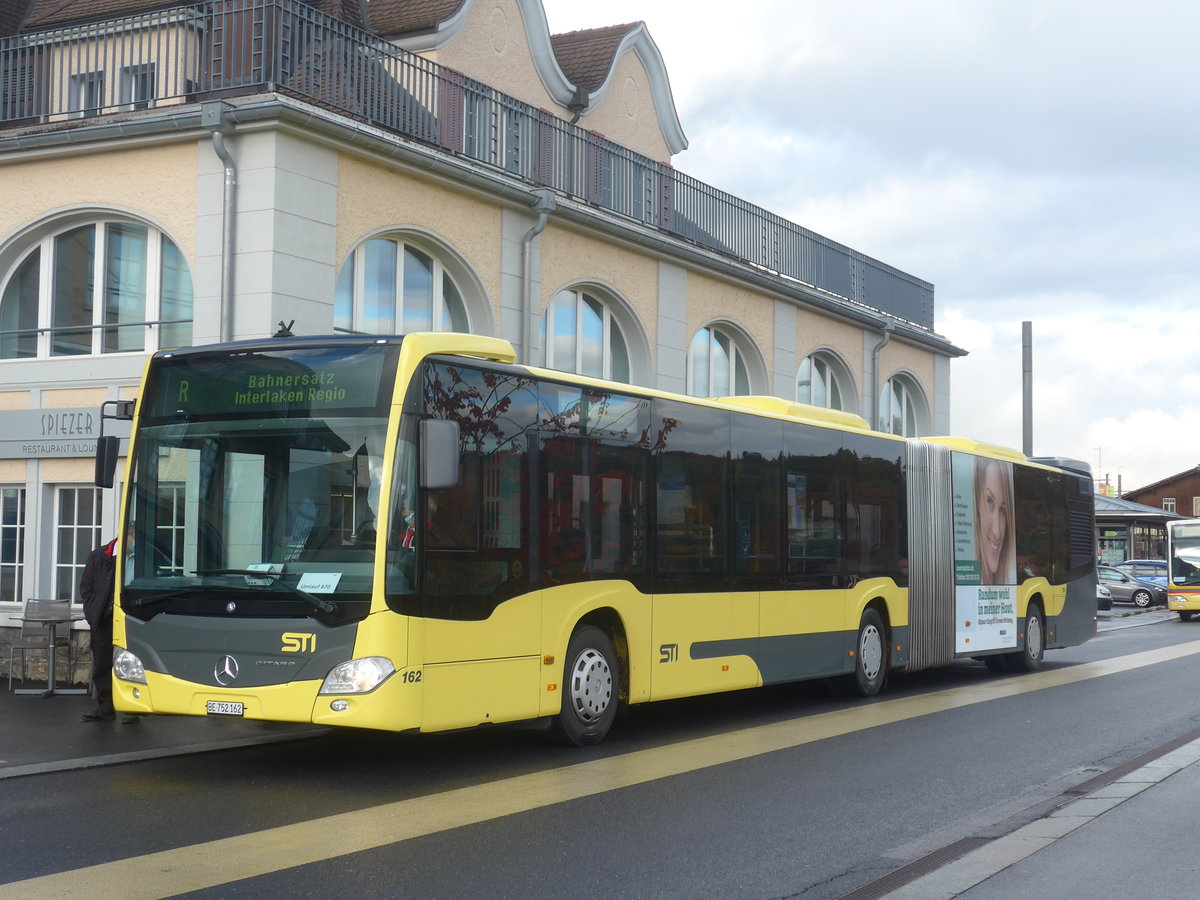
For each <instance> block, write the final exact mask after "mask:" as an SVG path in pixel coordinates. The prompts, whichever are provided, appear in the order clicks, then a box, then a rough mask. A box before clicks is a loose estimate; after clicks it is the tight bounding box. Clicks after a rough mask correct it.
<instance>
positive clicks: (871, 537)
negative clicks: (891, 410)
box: [841, 434, 908, 583]
mask: <svg viewBox="0 0 1200 900" xmlns="http://www.w3.org/2000/svg"><path fill="white" fill-rule="evenodd" d="M903 453H904V444H902V443H900V442H898V441H889V440H885V439H883V438H877V437H872V436H870V435H856V434H848V435H846V436H845V438H844V441H843V453H842V460H843V466H842V472H841V474H842V477H843V478H845V479H846V521H845V544H844V545H843V549H842V555H843V559H844V565H843V572H844V573H845V574H847V575H854V576H857V577H859V578H873V577H876V576H887V577H890V578H894V579H896V580H897V582H898V583H905V579H904V578H903V577H902V576H901V569H900V561H901V560H902V559H906V558H907V556H908V536H907V533H906V522H907V513H906V502H905V490H904V462H903Z"/></svg>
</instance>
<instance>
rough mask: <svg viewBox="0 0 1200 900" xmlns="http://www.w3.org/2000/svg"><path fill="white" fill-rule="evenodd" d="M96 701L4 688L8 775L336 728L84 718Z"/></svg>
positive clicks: (1, 761) (1, 719)
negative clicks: (24, 692)
mask: <svg viewBox="0 0 1200 900" xmlns="http://www.w3.org/2000/svg"><path fill="white" fill-rule="evenodd" d="M6 682H7V679H5V683H6ZM41 684H42V685H43V686H44V685H45V682H44V681H43V682H41ZM5 686H6V684H0V688H4V687H5ZM13 686H14V687H17V686H20V687H25V688H34V687H38V684H37V683H35V682H26V683H24V684H20V685H18V683H17V682H14V683H13ZM95 708H96V704H95V701H94V700H92V699H91V698H90V697H88V696H87V695H81V694H57V695H55V696H53V697H49V698H47V697H43V696H41V695H40V694H15V693H12V692H10V691H8V690H2V689H0V779H5V778H15V777H17V776H20V775H35V774H39V773H43V772H58V771H64V770H67V769H82V768H90V767H92V766H103V765H111V764H113V763H120V762H130V761H133V760H140V759H154V758H157V757H163V756H178V755H181V754H185V753H198V752H201V751H205V750H220V749H226V748H231V747H244V746H250V745H253V744H266V743H273V742H276V741H287V740H297V739H300V738H306V737H313V736H315V735H319V734H324V733H326V732H327V731H328V729H326V728H322V727H318V726H315V725H292V724H280V723H276V722H255V721H249V720H241V719H203V718H192V717H176V716H147V717H144V718H141V719H139V720H138V721H137V722H135V723H133V724H124V723H123V722H122V718H123V717H122V716H120V715H118V717H117V718H116V719H115V720H114V721H112V722H82V721H80V716H82V715H83V714H84V713H86V712H91V711H92V710H94V709H95Z"/></svg>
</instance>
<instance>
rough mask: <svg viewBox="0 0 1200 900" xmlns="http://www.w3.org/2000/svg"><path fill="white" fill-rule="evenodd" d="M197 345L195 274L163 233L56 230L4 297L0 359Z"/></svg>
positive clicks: (109, 227) (105, 226)
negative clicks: (193, 332)
mask: <svg viewBox="0 0 1200 900" xmlns="http://www.w3.org/2000/svg"><path fill="white" fill-rule="evenodd" d="M191 342H192V276H191V272H190V271H189V269H188V265H187V262H186V260H184V258H183V254H182V253H180V251H179V248H178V247H177V246H175V244H174V242H172V241H171V239H170V238H168V237H167V236H166V235H164V234H163V233H162V232H160V231H159V230H158V229H156V228H152V227H150V226H147V225H142V224H138V223H136V222H125V221H120V222H118V221H96V222H88V223H86V224H82V225H75V226H72V227H70V228H68V229H66V230H63V231H58V232H51V233H48V234H46V235H45V236H43V237H42V238H41V239H40V240H39V241H38V242H37V244H36V245H35V246H34V247H33V248H32V249H31V250H29V251H28V252H26V253H25V255H24V256H23V257H21V259H20V261H19V262H18V263H17V265H16V266H15V267H14V269H13V270H12V271H11V272H9V273H8V278H7V280H6V281H5V282H4V284H3V293H2V294H0V359H31V358H38V357H43V358H44V357H53V356H80V355H88V354H100V353H133V352H145V351H147V350H156V349H163V348H171V347H183V346H186V345H188V344H190V343H191Z"/></svg>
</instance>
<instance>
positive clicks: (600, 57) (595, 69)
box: [550, 22, 642, 93]
mask: <svg viewBox="0 0 1200 900" xmlns="http://www.w3.org/2000/svg"><path fill="white" fill-rule="evenodd" d="M641 24H642V23H641V22H631V23H629V24H626V25H609V26H607V27H605V28H586V29H583V30H581V31H568V32H566V33H565V34H552V35H550V46H552V47H553V48H554V55H555V57H557V59H558V65H559V67H560V68H561V69H562V70H563V74H564V75H566V76H567V78H568V79H570V81H571V82H572V83H574V84H575V85H576V86H577V87H580V88H583V89H584V90H585V91H587V92H588V93H591V92H592V91H594V90H596V89H597V88H598V87H600V85H602V84H604V80H605V79H606V78H608V73H609V71H611V69H612V67H613V65H614V64H615V63H616V53H617V48H618V47H619V46H620V45H621V41H622V40H623V39H624V38H625V36H626V35H627V34H629V32H631V31H633V30H634V29H635V28H637V27H638V26H639V25H641Z"/></svg>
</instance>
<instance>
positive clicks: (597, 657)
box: [552, 625, 621, 747]
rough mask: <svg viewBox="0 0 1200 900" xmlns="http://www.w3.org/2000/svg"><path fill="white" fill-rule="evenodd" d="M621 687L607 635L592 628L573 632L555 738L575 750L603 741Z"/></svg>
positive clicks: (618, 666)
mask: <svg viewBox="0 0 1200 900" xmlns="http://www.w3.org/2000/svg"><path fill="white" fill-rule="evenodd" d="M620 684H621V666H620V663H619V662H618V660H617V654H616V651H615V650H613V645H612V641H610V640H609V639H608V635H607V634H605V633H604V632H603V631H601V630H600V629H599V628H597V627H596V626H594V625H584V626H583V627H581V628H578V629H576V631H575V633H574V634H573V635H571V642H570V644H568V645H567V658H566V660H565V662H564V664H563V680H562V708H561V710H560V712H559V714H558V715H557V716H555V717H554V721H553V724H552V730H553V732H554V734H555V736H556V737H558V738H559V739H560V740H562V741H563V742H565V743H567V744H571V745H573V746H576V747H586V746H588V745H589V744H598V743H599V742H600V741H602V740H604V737H605V735H607V734H608V731H609V729H610V728H612V724H613V720H614V719H615V718H616V715H617V702H618V695H619V689H620Z"/></svg>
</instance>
